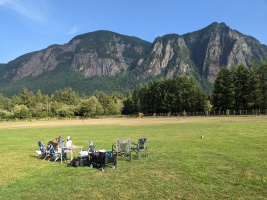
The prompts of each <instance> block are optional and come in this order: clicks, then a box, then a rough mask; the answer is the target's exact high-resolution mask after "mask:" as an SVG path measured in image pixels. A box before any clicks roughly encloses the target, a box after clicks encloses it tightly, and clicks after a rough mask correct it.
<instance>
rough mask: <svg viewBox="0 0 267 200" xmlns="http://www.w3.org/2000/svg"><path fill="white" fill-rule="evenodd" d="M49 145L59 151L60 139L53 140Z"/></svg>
mask: <svg viewBox="0 0 267 200" xmlns="http://www.w3.org/2000/svg"><path fill="white" fill-rule="evenodd" d="M47 144H51V145H52V146H53V147H54V149H57V148H58V144H59V138H56V139H54V140H51V141H49V142H48V143H47Z"/></svg>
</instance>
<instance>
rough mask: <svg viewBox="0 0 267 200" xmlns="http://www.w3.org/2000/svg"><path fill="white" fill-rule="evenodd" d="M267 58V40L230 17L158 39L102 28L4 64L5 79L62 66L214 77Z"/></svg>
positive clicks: (90, 72)
mask: <svg viewBox="0 0 267 200" xmlns="http://www.w3.org/2000/svg"><path fill="white" fill-rule="evenodd" d="M266 58H267V46H266V45H262V44H260V43H259V41H257V40H256V39H254V38H252V37H250V36H246V35H243V34H241V33H239V32H238V31H236V30H232V29H230V28H229V27H228V26H226V25H225V24H224V23H220V24H219V23H213V24H211V25H209V26H208V27H206V28H204V29H202V30H198V31H195V32H192V33H187V34H184V35H177V34H169V35H165V36H163V37H158V38H156V39H155V41H154V42H153V43H149V42H146V41H143V40H141V39H138V38H135V37H130V36H125V35H120V34H117V33H113V32H110V31H96V32H92V33H87V34H83V35H79V36H76V37H75V38H73V39H72V40H71V41H70V42H69V43H67V44H64V45H52V46H50V47H48V48H47V49H44V50H41V51H38V52H33V53H30V54H27V55H24V56H21V57H19V58H17V59H15V60H14V61H12V62H10V63H8V64H6V65H2V67H1V68H2V69H1V70H2V71H1V72H2V74H1V77H0V79H1V78H2V79H4V80H5V79H8V80H9V81H10V82H15V81H19V80H21V79H22V78H24V77H28V76H31V77H38V76H39V75H41V74H43V73H46V72H51V71H52V70H55V69H57V68H59V67H60V70H73V71H75V72H79V73H81V74H82V75H83V77H84V78H91V77H94V76H115V75H117V74H120V73H122V72H127V73H131V72H133V73H136V75H137V77H142V78H145V79H146V78H150V77H159V76H160V77H168V78H171V77H176V76H179V75H192V74H194V75H196V74H198V75H199V77H200V78H203V79H206V80H207V81H208V82H210V83H214V81H215V79H216V77H217V75H218V73H219V71H220V68H221V67H222V66H226V67H231V66H232V65H240V64H243V65H245V66H247V67H249V65H250V63H251V62H253V61H256V62H257V61H259V60H260V59H264V60H266ZM60 70H59V71H60Z"/></svg>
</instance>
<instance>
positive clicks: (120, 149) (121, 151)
mask: <svg viewBox="0 0 267 200" xmlns="http://www.w3.org/2000/svg"><path fill="white" fill-rule="evenodd" d="M112 152H113V153H115V154H116V156H117V157H118V156H122V157H123V158H126V159H127V160H129V161H131V160H132V149H131V140H130V139H127V140H116V144H115V145H114V144H113V145H112Z"/></svg>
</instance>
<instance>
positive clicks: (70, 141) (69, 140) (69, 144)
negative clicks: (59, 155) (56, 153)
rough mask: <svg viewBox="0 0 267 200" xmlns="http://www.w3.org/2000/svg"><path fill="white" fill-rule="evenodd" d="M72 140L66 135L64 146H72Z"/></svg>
mask: <svg viewBox="0 0 267 200" xmlns="http://www.w3.org/2000/svg"><path fill="white" fill-rule="evenodd" d="M72 146H73V145H72V140H71V138H70V136H68V137H67V142H66V147H67V148H72Z"/></svg>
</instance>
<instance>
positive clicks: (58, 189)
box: [0, 116, 267, 199]
mask: <svg viewBox="0 0 267 200" xmlns="http://www.w3.org/2000/svg"><path fill="white" fill-rule="evenodd" d="M59 135H62V136H63V139H64V140H65V139H66V137H67V136H68V135H70V136H71V137H72V138H73V143H74V144H76V145H79V146H83V147H84V149H86V148H87V147H88V141H89V140H92V141H93V142H94V145H95V147H96V148H97V149H107V150H111V145H112V144H113V143H115V140H116V139H127V138H131V140H132V142H136V141H137V139H138V138H139V137H147V138H148V148H149V156H148V157H147V158H143V159H142V160H138V159H133V161H132V162H128V161H125V160H123V159H120V160H119V161H118V168H117V169H115V170H113V169H112V168H110V167H107V172H106V173H102V172H101V171H100V170H98V169H95V168H93V169H91V168H89V167H78V168H73V167H69V166H68V165H67V164H66V163H63V164H60V162H57V163H52V162H48V161H41V160H37V159H36V156H37V154H36V153H35V150H37V149H38V146H37V141H38V140H42V141H43V142H44V143H46V142H48V141H49V140H51V139H54V138H55V137H58V136H59ZM0 136H1V140H0V152H1V158H2V162H1V165H0V176H1V179H0V199H62V198H64V199H89V198H90V199H226V198H227V199H267V170H266V169H267V117H266V116H260V117H180V118H177V117H176V118H175V117H173V118H108V119H86V120H49V121H48V120H42V121H31V122H1V123H0ZM200 136H204V138H201V137H200ZM77 153H78V152H75V154H76V155H77Z"/></svg>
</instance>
